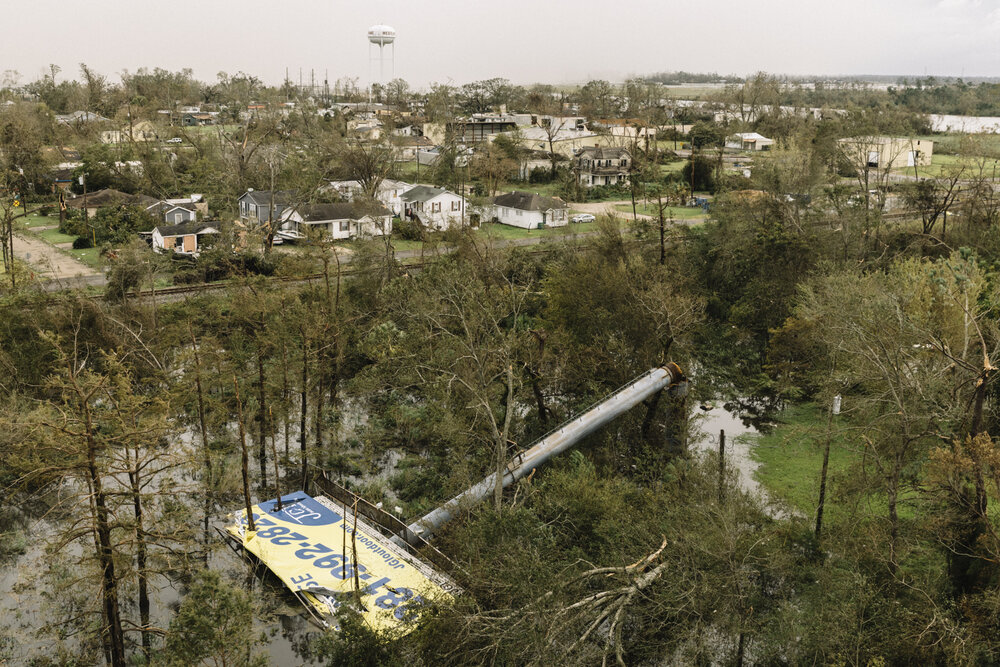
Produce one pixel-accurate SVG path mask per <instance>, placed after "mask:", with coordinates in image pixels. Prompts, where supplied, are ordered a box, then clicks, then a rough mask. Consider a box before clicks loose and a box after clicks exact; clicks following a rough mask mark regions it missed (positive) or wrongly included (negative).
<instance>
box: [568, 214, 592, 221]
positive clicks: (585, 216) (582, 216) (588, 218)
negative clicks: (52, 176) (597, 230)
mask: <svg viewBox="0 0 1000 667" xmlns="http://www.w3.org/2000/svg"><path fill="white" fill-rule="evenodd" d="M596 219H597V218H595V217H594V216H592V215H591V214H590V213H577V214H576V215H574V216H573V217H572V218H570V219H569V221H570V222H593V221H594V220H596Z"/></svg>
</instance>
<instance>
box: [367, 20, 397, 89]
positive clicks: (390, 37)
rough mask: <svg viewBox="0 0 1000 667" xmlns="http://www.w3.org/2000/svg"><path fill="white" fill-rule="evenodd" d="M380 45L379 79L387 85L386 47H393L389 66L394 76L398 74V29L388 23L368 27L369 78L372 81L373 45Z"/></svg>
mask: <svg viewBox="0 0 1000 667" xmlns="http://www.w3.org/2000/svg"><path fill="white" fill-rule="evenodd" d="M373 46H377V47H378V81H379V83H381V84H383V85H385V47H387V46H390V47H392V53H391V54H390V55H389V67H390V68H391V69H392V76H395V75H396V29H395V28H393V27H391V26H387V25H373V26H372V27H370V28H368V80H369V81H371V78H372V76H371V69H372V60H373V56H372V47H373Z"/></svg>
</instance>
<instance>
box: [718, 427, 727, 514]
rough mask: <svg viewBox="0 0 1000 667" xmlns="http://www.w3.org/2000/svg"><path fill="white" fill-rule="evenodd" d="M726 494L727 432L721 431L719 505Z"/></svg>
mask: <svg viewBox="0 0 1000 667" xmlns="http://www.w3.org/2000/svg"><path fill="white" fill-rule="evenodd" d="M725 493H726V431H725V429H720V430H719V504H720V505H721V504H722V500H723V499H724V498H725Z"/></svg>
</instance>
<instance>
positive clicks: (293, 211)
mask: <svg viewBox="0 0 1000 667" xmlns="http://www.w3.org/2000/svg"><path fill="white" fill-rule="evenodd" d="M278 220H279V223H280V225H279V228H278V233H277V235H278V236H279V237H281V238H282V239H285V240H289V241H293V240H299V239H302V238H305V237H306V229H312V230H319V231H320V232H323V233H324V234H326V235H327V236H328V237H329V238H332V239H352V238H357V237H359V236H364V237H370V236H384V235H386V234H391V233H392V211H390V210H389V209H387V208H385V207H384V206H381V205H375V206H374V207H373V206H365V205H363V204H360V203H357V202H343V203H339V204H300V205H298V206H290V207H288V208H287V209H285V210H284V211H283V212H282V214H281V217H280V218H279V219H278Z"/></svg>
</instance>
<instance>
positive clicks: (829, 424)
mask: <svg viewBox="0 0 1000 667" xmlns="http://www.w3.org/2000/svg"><path fill="white" fill-rule="evenodd" d="M832 428H833V407H831V408H830V413H829V415H828V417H827V420H826V444H825V445H824V447H823V469H822V470H821V471H820V474H819V503H818V504H817V506H816V541H817V542H818V541H819V538H820V535H821V534H822V533H823V506H824V504H825V503H826V475H827V470H829V468H830V438H831V433H830V431H831V429H832Z"/></svg>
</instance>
